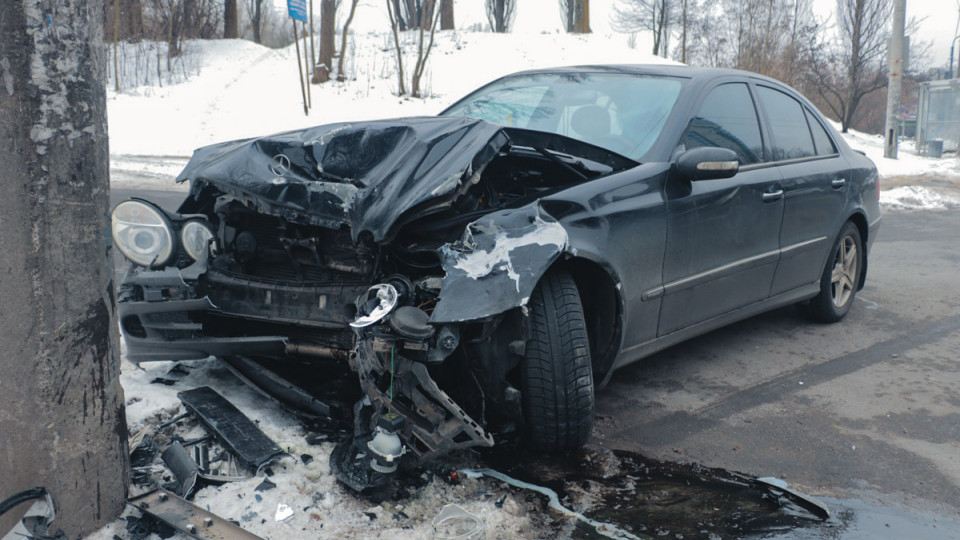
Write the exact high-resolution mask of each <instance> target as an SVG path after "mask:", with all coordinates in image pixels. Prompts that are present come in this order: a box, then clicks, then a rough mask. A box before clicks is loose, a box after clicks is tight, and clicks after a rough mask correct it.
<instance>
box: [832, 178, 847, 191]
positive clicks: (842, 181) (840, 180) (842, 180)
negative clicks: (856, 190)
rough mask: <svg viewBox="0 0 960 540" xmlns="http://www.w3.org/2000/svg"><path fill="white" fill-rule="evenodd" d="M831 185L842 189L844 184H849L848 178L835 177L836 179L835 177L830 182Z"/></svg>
mask: <svg viewBox="0 0 960 540" xmlns="http://www.w3.org/2000/svg"><path fill="white" fill-rule="evenodd" d="M830 185H831V186H833V188H834V189H840V188H842V187H843V186H845V185H847V179H846V178H834V179H833V182H830Z"/></svg>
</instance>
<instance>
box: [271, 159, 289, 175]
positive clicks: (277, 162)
mask: <svg viewBox="0 0 960 540" xmlns="http://www.w3.org/2000/svg"><path fill="white" fill-rule="evenodd" d="M270 170H271V171H273V174H275V175H277V176H283V175H285V174H287V173H288V172H290V158H288V157H287V156H285V155H283V154H277V155H275V156H273V163H271V164H270Z"/></svg>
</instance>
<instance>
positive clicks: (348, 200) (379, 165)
mask: <svg viewBox="0 0 960 540" xmlns="http://www.w3.org/2000/svg"><path fill="white" fill-rule="evenodd" d="M508 142H509V137H508V136H507V134H506V133H504V128H502V126H498V125H496V124H491V123H489V122H484V121H482V120H474V119H471V118H464V117H418V118H402V119H392V120H380V121H372V122H354V123H339V124H329V125H324V126H317V127H313V128H308V129H304V130H298V131H288V132H285V133H279V134H276V135H270V136H267V137H261V138H255V139H244V140H239V141H232V142H226V143H221V144H215V145H212V146H207V147H204V148H200V149H198V150H197V151H196V152H194V154H193V157H192V158H191V159H190V161H189V163H187V166H186V168H184V170H183V172H181V173H180V175H179V176H178V177H177V182H184V181H187V180H191V181H193V185H192V189H193V190H194V192H195V193H196V192H197V191H199V190H200V189H202V188H203V186H204V185H205V184H212V185H214V186H216V187H217V188H218V189H220V190H221V191H223V192H225V193H227V194H230V195H233V196H234V197H237V198H238V199H240V200H242V201H244V202H245V203H246V204H250V205H253V206H254V207H256V208H258V210H260V211H262V212H266V213H270V214H273V215H279V216H282V217H284V218H285V219H288V220H291V221H298V222H302V223H309V224H313V225H319V226H324V227H328V228H333V229H337V228H339V227H340V226H342V225H347V226H349V227H350V228H351V233H352V235H353V238H354V240H355V241H356V239H357V237H358V236H359V234H360V233H361V232H362V231H369V232H370V233H371V234H372V235H373V240H374V241H376V242H380V241H382V240H384V239H385V237H386V236H387V235H388V234H389V232H390V228H391V227H392V226H393V224H394V223H395V222H396V221H397V220H398V219H399V218H400V216H401V215H402V214H403V213H404V212H406V211H408V210H410V209H412V208H415V207H417V206H418V205H420V204H424V203H427V202H428V201H431V200H433V199H440V198H444V197H447V198H452V197H454V196H455V195H456V193H457V192H458V188H459V187H460V186H461V185H463V184H462V183H463V182H464V181H466V180H467V179H469V178H470V177H471V175H473V174H474V172H476V171H479V170H481V169H482V167H483V166H484V165H485V164H486V163H488V162H489V161H490V160H491V159H493V158H494V157H495V156H496V154H497V152H498V151H500V149H501V148H503V147H504V146H505V145H506V144H507V143H508Z"/></svg>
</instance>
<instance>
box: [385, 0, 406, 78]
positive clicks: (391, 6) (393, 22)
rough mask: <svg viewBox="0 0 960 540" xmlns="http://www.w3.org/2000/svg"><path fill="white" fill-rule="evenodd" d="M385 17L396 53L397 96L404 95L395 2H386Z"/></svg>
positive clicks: (401, 55) (401, 50) (401, 57)
mask: <svg viewBox="0 0 960 540" xmlns="http://www.w3.org/2000/svg"><path fill="white" fill-rule="evenodd" d="M386 2H387V15H388V16H389V17H390V31H391V32H392V33H393V47H394V50H395V51H396V52H397V83H398V87H397V94H399V95H401V96H402V95H405V94H406V93H407V88H406V86H405V85H404V82H403V49H402V48H401V47H400V14H399V13H398V8H399V6H398V4H397V0H386Z"/></svg>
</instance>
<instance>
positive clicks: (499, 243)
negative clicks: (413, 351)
mask: <svg viewBox="0 0 960 540" xmlns="http://www.w3.org/2000/svg"><path fill="white" fill-rule="evenodd" d="M569 245H570V242H569V237H568V236H567V231H566V229H564V228H563V226H562V225H561V224H560V223H559V222H557V220H556V219H554V218H553V216H551V215H549V214H547V213H546V212H545V211H544V210H543V209H542V208H541V207H540V206H539V205H536V204H534V205H530V206H525V207H523V208H518V209H512V210H503V211H500V212H494V213H491V214H487V215H486V216H484V217H482V218H480V219H478V220H477V221H474V222H473V223H471V224H469V225H468V226H467V228H466V230H465V231H464V233H463V236H462V237H461V238H460V240H458V241H457V242H454V243H452V244H447V245H445V246H443V247H442V248H441V249H440V254H441V262H442V265H443V270H444V272H445V276H444V278H443V284H442V288H441V293H440V300H439V302H437V306H436V309H434V311H433V314H432V315H431V317H430V322H431V323H433V324H441V323H452V322H466V321H474V320H478V319H483V318H485V317H491V316H493V315H497V314H499V313H503V312H505V311H507V310H509V309H512V308H516V307H521V306H525V305H526V304H527V301H528V300H529V299H530V295H531V294H532V293H533V289H534V287H536V285H537V282H538V281H539V280H540V277H541V276H542V275H543V274H544V273H545V272H546V271H547V269H548V268H550V266H551V265H552V264H553V263H554V261H556V260H557V259H558V258H559V257H560V256H561V255H562V254H563V253H564V252H566V251H568V250H569Z"/></svg>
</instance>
